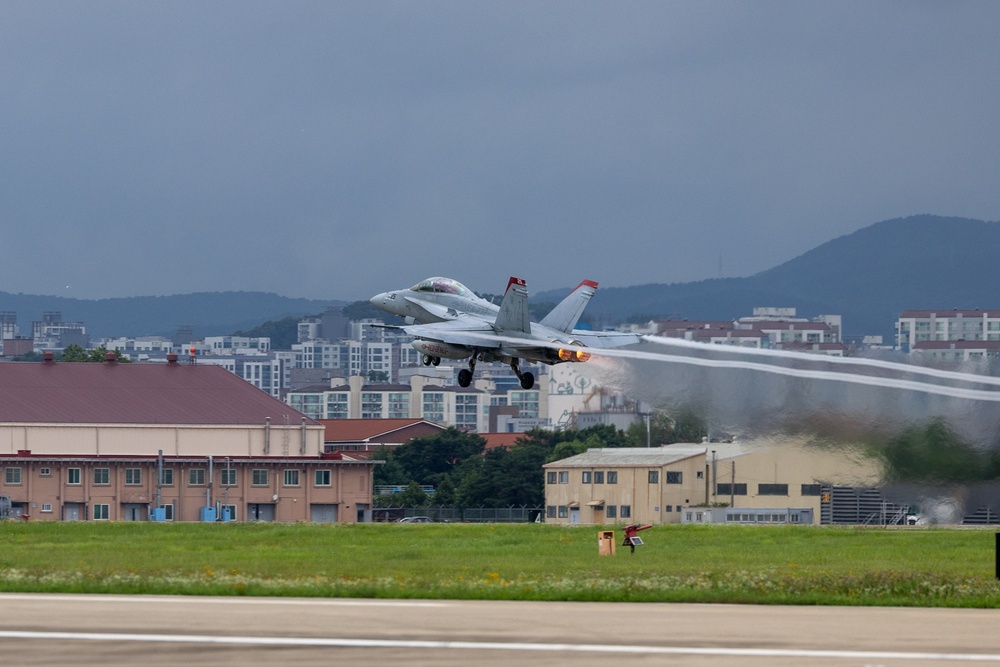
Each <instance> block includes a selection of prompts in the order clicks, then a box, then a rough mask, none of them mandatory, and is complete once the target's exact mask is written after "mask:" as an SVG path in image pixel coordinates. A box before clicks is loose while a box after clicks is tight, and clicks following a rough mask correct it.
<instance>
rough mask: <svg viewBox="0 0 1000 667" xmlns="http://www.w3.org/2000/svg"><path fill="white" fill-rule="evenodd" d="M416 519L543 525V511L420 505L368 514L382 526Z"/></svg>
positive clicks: (522, 506)
mask: <svg viewBox="0 0 1000 667" xmlns="http://www.w3.org/2000/svg"><path fill="white" fill-rule="evenodd" d="M418 516H420V517H427V518H429V519H430V520H431V521H434V522H436V523H542V522H543V521H545V508H544V507H535V506H529V505H520V506H515V505H511V506H508V507H485V506H480V507H453V506H451V505H424V506H417V507H377V508H375V509H373V510H372V518H373V520H374V521H376V522H382V523H385V522H392V521H399V520H400V519H404V518H407V517H418Z"/></svg>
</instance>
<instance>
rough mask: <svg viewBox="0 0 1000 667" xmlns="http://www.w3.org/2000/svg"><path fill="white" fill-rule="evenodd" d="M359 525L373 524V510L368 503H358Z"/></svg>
mask: <svg viewBox="0 0 1000 667" xmlns="http://www.w3.org/2000/svg"><path fill="white" fill-rule="evenodd" d="M357 510H358V523H371V520H372V510H371V507H370V506H369V505H368V503H358V505H357Z"/></svg>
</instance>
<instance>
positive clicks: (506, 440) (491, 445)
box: [479, 433, 524, 451]
mask: <svg viewBox="0 0 1000 667" xmlns="http://www.w3.org/2000/svg"><path fill="white" fill-rule="evenodd" d="M479 436H480V437H481V438H482V439H483V440H485V441H486V449H487V451H488V450H490V449H496V448H497V447H507V448H510V447H513V446H514V445H515V444H516V443H517V441H518V440H519V439H521V438H523V437H524V434H523V433H480V434H479Z"/></svg>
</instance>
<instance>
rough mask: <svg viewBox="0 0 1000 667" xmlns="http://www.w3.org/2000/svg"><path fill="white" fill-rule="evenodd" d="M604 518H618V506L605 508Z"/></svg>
mask: <svg viewBox="0 0 1000 667" xmlns="http://www.w3.org/2000/svg"><path fill="white" fill-rule="evenodd" d="M604 516H606V517H607V518H609V519H617V518H618V506H617V505H608V506H607V507H605V508H604Z"/></svg>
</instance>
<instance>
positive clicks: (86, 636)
mask: <svg viewBox="0 0 1000 667" xmlns="http://www.w3.org/2000/svg"><path fill="white" fill-rule="evenodd" d="M0 639H44V640H50V641H51V640H60V639H61V640H70V641H96V642H156V643H171V644H216V645H231V646H297V647H325V648H326V647H338V648H386V649H401V648H402V649H447V650H465V651H544V652H550V653H552V652H562V653H566V652H572V653H616V654H619V655H622V654H631V655H639V654H644V655H704V656H727V657H753V658H803V659H816V658H839V659H843V660H912V661H932V662H943V661H949V662H1000V654H983V653H919V652H901V651H832V650H820V649H816V650H810V649H766V648H721V647H718V648H709V647H699V646H636V645H634V644H631V645H625V646H619V645H610V644H538V643H518V642H503V643H501V642H468V641H455V642H452V641H421V640H392V639H339V638H327V637H239V636H225V635H157V634H123V633H113V632H106V633H105V632H28V631H18V630H0Z"/></svg>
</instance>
